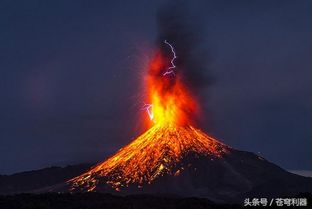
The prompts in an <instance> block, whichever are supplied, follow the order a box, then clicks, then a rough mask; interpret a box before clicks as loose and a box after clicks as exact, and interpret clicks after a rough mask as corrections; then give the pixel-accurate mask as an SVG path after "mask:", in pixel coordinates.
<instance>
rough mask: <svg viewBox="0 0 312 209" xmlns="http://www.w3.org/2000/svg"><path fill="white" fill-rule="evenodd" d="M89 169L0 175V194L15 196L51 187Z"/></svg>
mask: <svg viewBox="0 0 312 209" xmlns="http://www.w3.org/2000/svg"><path fill="white" fill-rule="evenodd" d="M90 167H91V164H78V165H70V166H66V167H49V168H44V169H40V170H33V171H26V172H21V173H16V174H12V175H0V194H15V193H22V192H31V191H33V190H37V189H41V188H44V187H48V186H52V185H55V184H58V183H62V182H65V181H67V180H68V179H70V178H72V177H74V176H77V175H79V174H81V173H82V172H84V171H86V170H87V169H89V168H90Z"/></svg>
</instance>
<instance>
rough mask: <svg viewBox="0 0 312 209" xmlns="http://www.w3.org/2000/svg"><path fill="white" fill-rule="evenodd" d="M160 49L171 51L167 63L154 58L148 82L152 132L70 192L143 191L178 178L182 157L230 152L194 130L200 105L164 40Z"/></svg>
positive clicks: (76, 182) (78, 180) (159, 54)
mask: <svg viewBox="0 0 312 209" xmlns="http://www.w3.org/2000/svg"><path fill="white" fill-rule="evenodd" d="M163 44H164V45H166V46H167V48H168V50H170V52H171V54H172V55H171V58H167V57H166V56H165V53H164V52H163V51H161V50H160V51H159V52H157V53H156V54H155V57H154V59H152V61H151V63H150V66H149V70H148V75H147V77H146V83H147V89H148V92H149V94H148V98H147V99H148V100H149V104H146V105H144V109H145V110H146V112H147V114H148V116H149V119H150V121H151V122H150V123H151V124H150V125H151V128H150V129H149V130H147V131H146V132H145V133H143V134H142V135H141V136H139V137H138V138H137V139H135V140H134V141H133V142H132V143H130V144H129V145H127V146H126V147H124V148H122V149H120V150H119V151H118V152H117V153H116V154H115V155H114V156H112V157H111V158H109V159H108V160H106V161H104V162H103V163H100V164H98V165H97V166H95V167H94V168H93V169H91V170H90V171H88V172H87V173H84V174H82V175H81V176H78V177H76V178H74V179H72V180H70V181H69V183H71V184H72V190H76V189H79V190H85V191H93V190H97V187H98V184H99V183H101V184H102V183H103V182H104V183H105V184H107V185H109V186H110V187H112V188H113V189H115V190H117V191H121V190H123V189H124V188H127V187H129V186H130V185H136V186H137V187H138V188H143V187H144V185H145V184H153V181H155V179H157V178H158V177H160V176H164V175H173V176H177V175H180V174H181V173H182V172H183V170H184V169H185V168H184V166H185V165H183V163H181V162H182V159H183V158H184V157H186V156H189V155H194V156H196V157H199V156H206V157H209V158H211V159H213V158H219V157H222V155H223V154H224V153H226V152H228V150H229V147H228V146H226V145H224V144H222V143H220V142H219V141H217V140H215V139H213V138H212V137H209V136H208V135H206V134H205V133H204V132H202V131H201V130H199V129H197V128H195V127H194V126H193V122H192V117H194V115H195V114H196V113H198V105H197V103H196V101H195V99H194V98H193V97H192V96H191V94H190V92H189V90H188V89H187V87H186V86H185V85H184V84H183V77H182V76H181V75H180V74H179V72H178V71H176V68H177V67H176V65H175V59H177V55H176V52H175V49H174V47H173V45H172V44H170V43H169V42H168V41H167V40H165V41H164V42H163ZM186 166H188V167H190V166H191V164H188V165H186ZM99 179H101V181H99Z"/></svg>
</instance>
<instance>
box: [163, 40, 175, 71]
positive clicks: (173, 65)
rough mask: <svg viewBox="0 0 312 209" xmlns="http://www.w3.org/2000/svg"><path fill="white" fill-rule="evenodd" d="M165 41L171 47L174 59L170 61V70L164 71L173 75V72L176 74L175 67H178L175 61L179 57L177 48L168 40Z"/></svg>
mask: <svg viewBox="0 0 312 209" xmlns="http://www.w3.org/2000/svg"><path fill="white" fill-rule="evenodd" d="M164 43H165V44H167V45H168V46H169V47H170V49H171V52H172V54H173V57H172V59H171V61H170V63H171V66H170V67H169V68H168V70H167V71H166V72H164V74H163V75H171V74H173V75H175V73H174V70H173V69H174V68H176V66H175V64H174V61H175V59H176V58H177V56H176V53H175V50H174V48H173V46H172V45H171V44H170V43H169V42H168V41H167V40H165V41H164Z"/></svg>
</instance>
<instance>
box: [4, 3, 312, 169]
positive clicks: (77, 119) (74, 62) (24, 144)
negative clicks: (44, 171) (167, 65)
mask: <svg viewBox="0 0 312 209" xmlns="http://www.w3.org/2000/svg"><path fill="white" fill-rule="evenodd" d="M163 4H164V1H159V2H158V1H128V2H126V1H117V0H115V1H97V3H95V1H94V2H93V3H90V2H89V1H80V0H75V1H74V0H69V1H39V0H38V1H34V0H29V1H1V3H0V26H1V31H0V96H1V102H0V127H1V128H0V173H13V172H17V171H23V170H29V169H37V168H41V167H44V166H48V165H60V164H61V165H64V164H68V163H78V162H86V161H93V162H94V161H97V160H101V159H104V157H106V156H107V155H109V154H112V153H113V152H114V151H116V150H117V149H118V148H120V147H121V146H123V145H124V144H126V143H128V142H130V141H131V140H132V138H133V137H135V136H137V135H138V134H139V133H140V127H141V125H140V120H138V118H139V117H140V114H142V110H141V105H142V103H143V102H144V101H143V100H142V95H141V91H140V87H141V86H140V82H141V77H142V73H143V72H144V71H143V69H142V66H143V64H144V61H145V60H146V53H145V52H148V51H149V50H148V46H149V45H152V44H153V43H154V40H155V38H156V35H157V28H156V17H155V14H156V12H157V9H158V8H159V6H160V5H163ZM190 10H191V11H192V13H193V14H195V15H196V16H197V18H199V19H200V22H201V23H202V27H203V28H204V30H203V32H204V33H205V34H204V36H205V39H206V40H205V42H203V43H202V45H203V47H205V48H207V50H208V51H209V58H208V57H207V59H209V63H210V64H209V65H210V66H209V69H210V73H211V74H212V75H213V78H214V82H213V85H211V86H210V87H209V88H208V89H207V92H205V95H206V97H205V98H206V100H205V103H204V104H203V108H204V109H205V110H206V112H207V113H206V115H205V117H206V118H207V122H206V123H205V124H202V126H203V127H204V129H205V130H207V131H208V132H209V133H211V134H212V135H213V136H215V137H217V138H219V139H220V140H221V141H223V142H224V143H226V144H228V145H230V146H233V147H234V148H237V149H242V150H248V151H252V152H256V153H258V152H260V153H261V155H263V156H264V157H265V158H267V159H268V160H270V161H272V162H274V163H276V164H278V165H280V166H282V167H283V168H286V169H312V158H311V147H312V129H311V121H312V108H311V107H312V97H311V95H312V70H311V69H312V59H311V54H312V39H311V37H312V2H311V1H295V0H293V1H274V2H273V1H269V0H268V1H220V0H218V1H205V0H202V1H194V2H192V3H191V4H190Z"/></svg>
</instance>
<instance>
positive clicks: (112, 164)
mask: <svg viewBox="0 0 312 209" xmlns="http://www.w3.org/2000/svg"><path fill="white" fill-rule="evenodd" d="M67 189H69V190H70V191H71V192H87V191H97V192H110V193H117V194H139V193H151V194H160V195H164V194H166V195H179V196H198V197H206V198H209V199H211V200H214V201H221V202H223V201H226V202H229V201H233V202H235V201H238V200H239V201H241V199H242V198H245V197H246V196H248V195H257V196H259V195H260V196H261V195H263V196H265V197H276V196H282V195H291V194H298V193H299V192H311V191H312V179H311V178H308V177H301V176H298V175H295V174H291V173H288V172H287V171H285V170H283V169H282V168H280V167H278V166H276V165H274V164H272V163H270V162H268V161H267V160H265V159H264V158H262V157H260V156H257V155H255V154H253V153H250V152H244V151H238V150H235V149H233V148H231V147H229V146H227V145H225V144H222V143H221V142H219V141H217V140H216V139H214V138H211V137H209V136H208V135H206V134H205V133H203V132H202V131H200V130H199V129H195V128H194V127H192V126H185V127H157V126H155V127H153V128H151V129H149V130H148V131H147V132H145V133H144V134H142V135H141V136H139V137H138V138H137V139H135V140H134V141H133V142H132V143H130V144H129V145H127V146H125V147H124V148H122V149H120V150H119V151H118V152H117V153H116V154H115V155H113V156H112V157H110V158H108V159H107V160H106V161H104V162H102V163H99V164H98V165H96V166H95V167H93V168H92V169H90V170H89V171H87V172H85V173H83V174H82V175H80V176H77V177H75V178H73V179H71V180H69V181H68V182H67Z"/></svg>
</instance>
